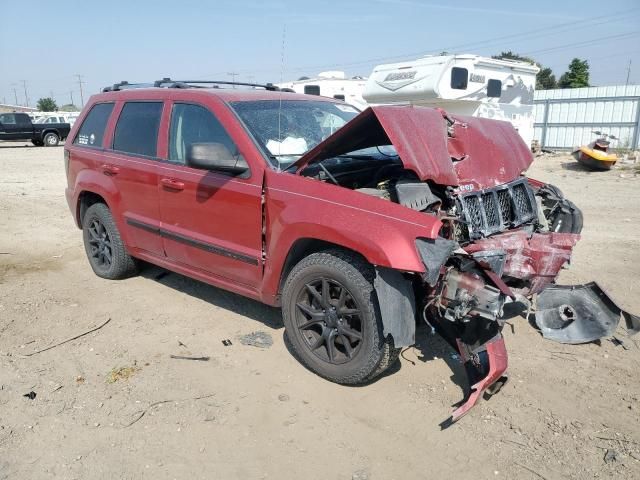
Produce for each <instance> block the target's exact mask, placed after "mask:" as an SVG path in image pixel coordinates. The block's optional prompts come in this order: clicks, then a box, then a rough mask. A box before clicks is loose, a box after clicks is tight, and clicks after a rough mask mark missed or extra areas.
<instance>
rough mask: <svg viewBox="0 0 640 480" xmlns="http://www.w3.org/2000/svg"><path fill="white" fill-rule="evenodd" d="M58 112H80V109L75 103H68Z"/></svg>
mask: <svg viewBox="0 0 640 480" xmlns="http://www.w3.org/2000/svg"><path fill="white" fill-rule="evenodd" d="M58 111H60V112H79V111H80V108H78V107H76V106H75V105H74V104H73V103H67V104H66V105H62V106H61V107H60V108H59V109H58Z"/></svg>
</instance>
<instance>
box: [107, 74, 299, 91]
mask: <svg viewBox="0 0 640 480" xmlns="http://www.w3.org/2000/svg"><path fill="white" fill-rule="evenodd" d="M220 85H225V86H226V85H232V86H236V85H238V86H242V87H254V88H264V89H265V90H270V91H280V90H281V89H280V87H277V86H276V85H274V84H273V83H266V84H261V83H246V82H229V81H225V80H172V79H170V78H168V77H165V78H163V79H162V80H156V81H155V82H153V83H129V82H127V81H126V80H123V81H122V82H120V83H114V84H113V85H110V86H108V87H104V88H103V89H102V91H103V92H117V91H120V90H128V89H130V88H150V87H156V88H220ZM282 91H283V92H289V91H292V90H291V89H288V88H283V89H282Z"/></svg>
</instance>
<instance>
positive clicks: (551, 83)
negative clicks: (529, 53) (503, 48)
mask: <svg viewBox="0 0 640 480" xmlns="http://www.w3.org/2000/svg"><path fill="white" fill-rule="evenodd" d="M491 58H496V59H506V60H516V61H518V62H526V63H530V64H531V65H536V66H537V67H538V68H539V69H540V71H539V72H538V74H537V75H536V89H537V90H550V89H552V88H558V85H557V83H556V76H555V75H554V74H553V71H552V70H551V69H550V68H549V67H543V66H542V64H541V63H539V62H536V61H535V60H534V59H533V58H530V57H524V56H522V55H518V54H517V53H514V52H512V51H511V50H509V51H507V52H502V53H500V55H494V56H493V57H491Z"/></svg>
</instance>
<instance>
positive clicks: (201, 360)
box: [169, 355, 211, 362]
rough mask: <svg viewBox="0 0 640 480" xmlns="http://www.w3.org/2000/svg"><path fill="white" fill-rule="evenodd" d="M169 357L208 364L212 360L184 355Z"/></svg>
mask: <svg viewBox="0 0 640 480" xmlns="http://www.w3.org/2000/svg"><path fill="white" fill-rule="evenodd" d="M169 357H170V358H175V359H176V360H196V361H199V362H208V361H209V360H210V359H211V357H185V356H183V355H169Z"/></svg>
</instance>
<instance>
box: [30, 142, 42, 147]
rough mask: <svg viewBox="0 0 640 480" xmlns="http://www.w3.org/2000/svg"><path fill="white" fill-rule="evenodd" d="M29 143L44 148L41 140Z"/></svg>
mask: <svg viewBox="0 0 640 480" xmlns="http://www.w3.org/2000/svg"><path fill="white" fill-rule="evenodd" d="M31 143H33V144H34V145H35V146H36V147H42V146H44V142H43V141H42V140H31Z"/></svg>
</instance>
